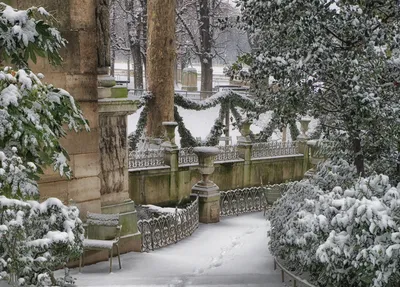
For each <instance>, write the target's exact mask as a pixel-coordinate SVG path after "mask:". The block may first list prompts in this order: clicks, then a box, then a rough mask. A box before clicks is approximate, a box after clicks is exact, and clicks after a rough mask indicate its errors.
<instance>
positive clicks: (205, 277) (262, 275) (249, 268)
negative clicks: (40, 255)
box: [71, 212, 283, 287]
mask: <svg viewBox="0 0 400 287" xmlns="http://www.w3.org/2000/svg"><path fill="white" fill-rule="evenodd" d="M268 228H269V223H268V222H267V221H266V220H265V219H264V217H263V213H262V212H257V213H251V214H246V215H240V216H238V217H228V218H222V220H221V222H220V223H218V224H210V225H205V224H201V225H200V227H199V229H198V230H196V231H195V233H194V234H193V235H192V236H191V237H189V238H187V239H184V240H183V241H181V242H179V243H177V244H176V245H171V246H169V247H165V248H162V249H159V250H156V251H152V252H150V253H129V254H125V255H122V256H121V260H122V270H119V269H118V263H117V262H118V260H113V261H114V263H115V264H114V269H113V270H114V271H113V273H112V274H109V273H108V268H109V265H108V262H101V263H98V264H95V265H91V266H86V267H85V268H84V269H83V272H82V273H81V274H79V273H78V270H77V269H74V270H71V275H72V276H73V277H75V278H77V281H76V284H77V286H171V287H172V286H174V287H183V286H221V287H222V286H266V287H282V286H283V285H282V284H281V283H280V275H279V274H280V273H279V271H274V270H273V259H272V256H271V255H270V254H269V252H268V247H267V230H268Z"/></svg>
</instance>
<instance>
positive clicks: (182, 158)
mask: <svg viewBox="0 0 400 287" xmlns="http://www.w3.org/2000/svg"><path fill="white" fill-rule="evenodd" d="M178 162H179V165H183V164H197V163H198V162H199V159H198V158H197V155H196V154H195V153H194V152H193V147H185V148H181V149H180V150H179V154H178Z"/></svg>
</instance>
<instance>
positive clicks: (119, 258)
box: [117, 244, 122, 269]
mask: <svg viewBox="0 0 400 287" xmlns="http://www.w3.org/2000/svg"><path fill="white" fill-rule="evenodd" d="M117 252H118V262H119V269H121V268H122V267H121V257H120V254H119V245H118V244H117Z"/></svg>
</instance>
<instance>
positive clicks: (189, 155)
mask: <svg viewBox="0 0 400 287" xmlns="http://www.w3.org/2000/svg"><path fill="white" fill-rule="evenodd" d="M218 148H219V150H220V151H221V153H220V154H218V155H217V156H216V158H215V162H227V161H232V160H241V158H240V157H239V152H238V149H237V146H235V145H227V146H218ZM178 158H179V165H184V164H197V163H198V162H199V160H198V158H197V155H196V154H195V153H194V152H193V148H192V147H189V148H182V149H180V150H179V157H178Z"/></svg>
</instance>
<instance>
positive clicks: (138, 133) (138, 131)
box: [128, 93, 151, 150]
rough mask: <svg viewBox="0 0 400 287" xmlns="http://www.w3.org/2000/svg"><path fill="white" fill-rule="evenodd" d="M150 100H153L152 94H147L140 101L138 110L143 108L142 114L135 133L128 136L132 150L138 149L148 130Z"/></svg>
mask: <svg viewBox="0 0 400 287" xmlns="http://www.w3.org/2000/svg"><path fill="white" fill-rule="evenodd" d="M150 98H151V93H146V94H145V96H143V97H141V98H140V100H139V103H138V109H140V108H141V107H143V110H142V112H141V113H140V116H139V120H138V123H137V126H136V130H135V132H133V133H130V134H129V136H128V144H129V149H130V150H135V149H136V147H137V144H138V142H139V139H140V137H141V136H142V135H143V132H144V129H145V128H146V124H147V114H148V112H149V108H148V105H147V103H148V101H149V99H150Z"/></svg>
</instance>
